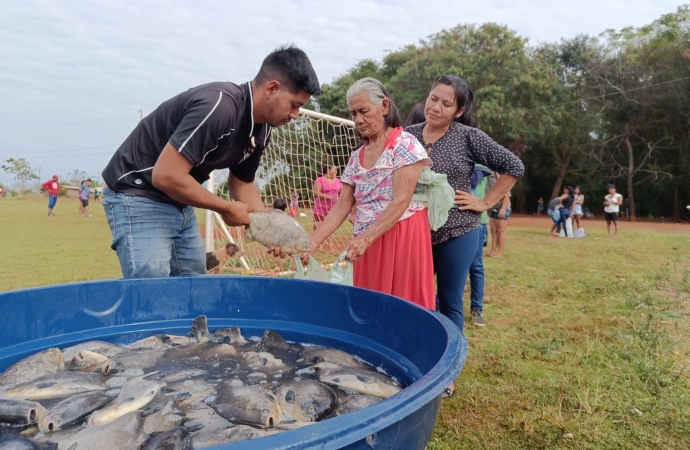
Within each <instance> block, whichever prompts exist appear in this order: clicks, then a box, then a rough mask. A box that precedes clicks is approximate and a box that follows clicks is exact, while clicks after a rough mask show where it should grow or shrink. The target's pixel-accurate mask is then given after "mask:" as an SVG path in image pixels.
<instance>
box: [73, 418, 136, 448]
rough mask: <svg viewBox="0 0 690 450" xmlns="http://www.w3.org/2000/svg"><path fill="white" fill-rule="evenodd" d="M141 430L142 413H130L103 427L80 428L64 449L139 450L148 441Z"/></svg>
mask: <svg viewBox="0 0 690 450" xmlns="http://www.w3.org/2000/svg"><path fill="white" fill-rule="evenodd" d="M143 428H144V413H142V412H141V411H135V412H131V413H129V414H126V415H124V416H122V417H120V418H119V419H117V420H115V421H113V422H110V423H108V424H105V425H100V426H92V427H86V428H82V429H81V431H80V432H79V433H77V434H75V435H74V436H73V437H72V438H71V439H69V440H68V441H67V442H66V443H65V445H64V448H65V449H67V450H139V448H140V447H141V445H142V444H143V443H144V442H146V440H147V439H148V435H147V434H146V433H144V429H143ZM73 446H74V447H73Z"/></svg>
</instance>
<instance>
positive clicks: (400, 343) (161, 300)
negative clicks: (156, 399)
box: [0, 276, 467, 450]
mask: <svg viewBox="0 0 690 450" xmlns="http://www.w3.org/2000/svg"><path fill="white" fill-rule="evenodd" d="M200 314H205V315H206V316H207V317H208V318H209V327H210V328H211V329H212V330H213V329H215V328H219V327H226V326H239V327H241V328H242V332H243V334H244V335H245V336H260V335H261V334H262V333H263V332H264V330H266V329H268V328H270V329H273V330H276V331H278V332H279V333H281V334H282V335H283V336H284V337H285V338H286V339H288V340H291V339H292V340H297V341H300V342H311V343H314V344H322V345H330V346H333V347H337V348H340V349H343V350H345V351H348V352H351V353H353V354H356V355H359V356H361V357H362V358H364V359H366V360H367V361H370V362H373V363H376V364H377V365H381V366H383V367H384V368H385V369H386V371H387V372H388V373H389V374H391V375H394V376H396V377H397V378H398V379H399V380H400V381H401V382H404V383H408V384H409V385H410V386H409V387H408V388H406V389H404V390H403V391H402V392H400V393H399V394H396V395H395V396H393V397H390V398H388V399H386V400H384V401H382V402H379V403H378V404H376V405H374V406H372V407H370V408H367V409H364V410H361V411H358V412H355V413H352V414H347V415H345V416H341V417H336V418H334V419H331V420H327V421H324V422H320V423H318V424H315V425H312V426H309V427H305V428H302V429H298V430H294V431H288V432H284V433H281V434H277V435H274V436H269V437H266V438H261V439H260V440H253V441H245V442H240V443H237V444H230V445H225V446H220V447H214V448H216V449H226V448H228V449H229V448H232V449H233V450H241V449H252V450H259V449H262V450H265V449H365V450H369V449H371V448H374V449H423V448H425V446H426V444H427V443H428V441H429V439H430V437H431V433H432V431H433V428H434V424H435V423H436V417H437V416H438V411H439V406H440V394H441V393H442V391H443V390H444V389H445V388H446V387H447V386H448V385H449V384H450V383H451V381H453V380H454V379H455V378H456V377H457V375H458V374H459V373H460V370H461V369H462V366H463V364H464V363H465V357H466V355H467V341H466V340H465V338H464V336H462V334H461V333H460V332H459V330H458V329H457V328H456V327H455V326H454V325H453V324H452V323H451V322H450V321H449V320H448V319H446V318H445V317H443V316H441V315H440V314H436V313H431V312H429V311H426V310H424V309H422V308H419V307H417V306H415V305H412V304H410V303H408V302H405V301H403V300H400V299H397V298H394V297H391V296H388V295H384V294H379V293H377V292H372V291H367V290H363V289H357V288H347V287H341V286H337V285H332V284H325V283H315V282H307V281H296V280H281V279H274V278H259V277H218V276H216V277H206V276H202V277H178V278H166V279H147V280H111V281H95V282H88V283H75V284H66V285H60V286H49V287H43V288H35V289H26V290H20V291H11V292H5V293H0V370H4V369H5V368H7V367H8V366H9V365H11V364H12V363H14V362H15V361H17V360H19V359H21V358H23V357H25V356H28V355H30V354H33V353H35V352H37V351H39V350H42V349H45V348H48V347H54V346H57V347H60V348H63V347H66V346H69V345H73V344H76V343H78V342H82V341H86V340H91V339H102V340H107V341H110V342H115V343H128V342H132V341H134V340H136V339H139V338H142V337H146V336H149V335H152V334H155V333H160V332H163V331H165V332H171V333H186V332H187V331H188V330H189V326H190V324H191V320H190V319H193V318H194V317H196V316H198V315H200Z"/></svg>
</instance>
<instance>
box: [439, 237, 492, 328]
mask: <svg viewBox="0 0 690 450" xmlns="http://www.w3.org/2000/svg"><path fill="white" fill-rule="evenodd" d="M483 242H484V241H482V243H483ZM478 245H480V244H479V228H477V229H474V230H472V231H470V232H469V233H465V234H463V235H460V236H458V237H456V238H453V239H449V240H447V241H446V242H442V243H440V244H436V245H434V246H432V247H431V251H432V252H433V255H434V272H436V283H437V288H436V290H437V295H436V301H437V302H438V307H439V308H438V309H439V311H440V312H441V314H443V315H444V316H446V317H448V318H449V319H450V320H451V321H452V322H453V323H454V324H455V325H457V326H458V328H460V331H462V330H463V329H464V327H465V312H464V311H463V307H462V295H463V290H464V289H465V283H466V282H467V274H468V273H469V271H470V265H471V264H472V260H473V259H474V257H475V255H476V253H477V246H478Z"/></svg>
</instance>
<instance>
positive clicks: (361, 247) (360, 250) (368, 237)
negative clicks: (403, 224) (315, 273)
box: [345, 161, 426, 261]
mask: <svg viewBox="0 0 690 450" xmlns="http://www.w3.org/2000/svg"><path fill="white" fill-rule="evenodd" d="M425 163H426V161H418V162H416V163H415V164H411V165H409V166H405V167H401V168H400V169H397V170H396V171H395V172H393V200H392V201H391V203H390V204H389V205H388V206H387V207H386V209H385V210H384V211H383V213H382V214H381V216H380V217H379V218H378V219H376V221H375V222H374V223H373V224H372V225H371V226H370V227H369V228H368V229H367V230H366V231H365V232H364V233H362V234H360V235H359V236H357V237H356V238H354V239H353V240H352V241H350V243H349V244H348V245H347V247H346V249H345V250H346V251H347V259H349V260H351V261H355V260H356V259H358V258H359V257H361V256H362V255H363V254H364V252H365V251H366V249H367V248H368V247H369V246H370V245H371V243H372V242H374V241H375V240H376V239H378V238H380V237H381V236H383V235H384V234H385V233H386V232H387V231H388V230H390V229H391V228H392V227H393V225H395V224H396V223H398V220H400V217H401V216H402V215H403V213H404V212H405V210H406V209H407V208H408V207H409V206H410V200H411V199H412V194H414V188H415V187H416V186H417V180H418V179H419V175H420V174H421V173H422V169H424V165H425Z"/></svg>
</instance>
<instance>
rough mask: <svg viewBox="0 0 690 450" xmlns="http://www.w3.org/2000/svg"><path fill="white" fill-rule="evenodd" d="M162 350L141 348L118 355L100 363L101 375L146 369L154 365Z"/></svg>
mask: <svg viewBox="0 0 690 450" xmlns="http://www.w3.org/2000/svg"><path fill="white" fill-rule="evenodd" d="M163 352H164V350H141V351H133V352H130V353H125V354H123V355H118V356H115V357H113V358H110V359H109V360H107V361H104V362H102V363H101V364H100V366H99V367H100V369H101V373H102V374H103V375H113V374H116V373H120V372H124V371H126V370H133V369H140V370H146V369H150V368H151V367H153V366H155V365H156V363H157V362H158V358H159V357H160V356H161V355H162V354H163Z"/></svg>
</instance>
